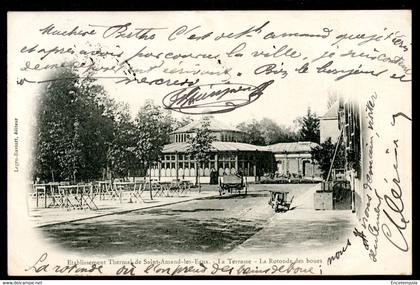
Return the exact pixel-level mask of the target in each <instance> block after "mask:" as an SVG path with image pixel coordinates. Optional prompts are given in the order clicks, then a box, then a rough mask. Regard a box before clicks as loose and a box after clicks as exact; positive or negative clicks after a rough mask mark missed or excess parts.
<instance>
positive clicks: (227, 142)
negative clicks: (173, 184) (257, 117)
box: [150, 118, 275, 183]
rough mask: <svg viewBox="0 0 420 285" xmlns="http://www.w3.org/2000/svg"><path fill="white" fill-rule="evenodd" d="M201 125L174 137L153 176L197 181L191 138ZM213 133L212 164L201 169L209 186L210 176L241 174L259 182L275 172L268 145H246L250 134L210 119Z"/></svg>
mask: <svg viewBox="0 0 420 285" xmlns="http://www.w3.org/2000/svg"><path fill="white" fill-rule="evenodd" d="M200 126H201V121H199V120H197V121H194V122H192V123H191V124H189V125H187V126H184V127H182V128H180V129H178V130H176V131H175V132H173V133H172V134H171V135H170V141H171V143H170V144H167V145H165V146H164V148H163V151H162V158H161V161H160V162H156V163H155V165H154V166H153V167H152V168H151V170H150V171H151V176H152V177H154V178H157V179H159V180H161V181H167V180H173V179H183V180H191V181H193V180H194V179H195V177H196V175H197V174H196V169H197V168H198V167H197V166H196V162H195V161H194V160H193V159H191V157H190V156H189V154H188V152H187V149H188V145H189V144H188V139H189V138H190V137H192V136H194V135H195V133H196V129H197V128H199V127H200ZM209 130H210V132H211V134H212V135H213V137H214V139H215V140H214V141H213V143H212V151H211V153H210V154H209V157H210V159H209V161H208V162H207V163H205V165H204V166H203V167H199V168H198V171H199V176H200V177H201V178H200V181H201V182H203V183H208V182H209V181H210V174H211V173H212V172H213V173H217V175H219V176H221V175H224V174H233V173H237V172H240V173H242V174H243V175H244V176H246V177H248V178H247V179H248V181H256V180H258V179H259V177H260V176H262V175H264V173H271V172H274V171H275V170H274V168H275V162H274V155H273V153H272V151H271V150H270V149H268V148H267V147H265V146H256V145H252V144H248V143H244V140H245V138H246V133H244V132H242V131H240V130H238V129H236V128H234V127H231V126H229V125H228V124H225V123H222V122H220V121H218V120H216V119H214V118H211V120H210V126H209Z"/></svg>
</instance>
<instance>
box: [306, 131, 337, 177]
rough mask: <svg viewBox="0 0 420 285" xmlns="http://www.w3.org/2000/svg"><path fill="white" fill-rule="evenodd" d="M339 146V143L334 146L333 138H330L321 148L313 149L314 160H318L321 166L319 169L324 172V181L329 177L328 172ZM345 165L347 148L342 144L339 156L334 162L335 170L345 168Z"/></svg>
mask: <svg viewBox="0 0 420 285" xmlns="http://www.w3.org/2000/svg"><path fill="white" fill-rule="evenodd" d="M336 146H337V143H335V144H333V143H332V142H331V138H328V140H326V141H325V142H324V143H322V144H321V145H319V146H316V147H314V148H312V151H311V154H312V158H313V159H314V160H316V161H317V162H318V164H319V167H320V169H321V172H322V177H323V178H324V179H326V178H327V176H328V171H329V170H330V166H331V163H332V159H333V156H334V151H335V148H336ZM344 165H345V148H344V146H343V144H340V146H339V148H338V150H337V154H336V157H335V160H334V165H333V168H336V169H337V168H344Z"/></svg>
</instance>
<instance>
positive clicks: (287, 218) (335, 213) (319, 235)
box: [228, 185, 357, 255]
mask: <svg viewBox="0 0 420 285" xmlns="http://www.w3.org/2000/svg"><path fill="white" fill-rule="evenodd" d="M317 189H319V185H316V186H314V187H312V188H310V189H308V190H307V191H305V192H304V193H303V194H302V195H298V196H297V197H296V199H295V200H294V201H293V203H292V208H291V210H290V211H287V212H285V213H277V214H275V215H273V216H272V217H271V218H269V219H268V220H267V223H266V224H264V227H263V228H262V229H261V230H260V231H259V232H257V233H256V234H255V235H253V236H252V237H250V238H249V239H247V240H246V241H245V242H243V243H242V244H240V245H238V246H237V247H236V248H235V249H234V250H232V251H231V252H229V253H228V254H232V253H233V254H237V255H249V254H252V253H253V252H255V253H261V252H267V253H269V254H270V255H273V254H286V253H294V254H295V253H298V252H300V251H302V252H306V253H307V252H311V251H313V250H315V249H316V251H322V250H325V251H327V250H328V249H330V248H334V247H335V246H336V245H341V244H344V243H345V242H346V239H347V238H348V233H349V232H351V231H352V229H353V227H354V225H355V224H356V222H357V218H356V215H355V214H354V213H352V211H351V210H325V211H323V210H315V209H314V206H313V205H314V200H313V197H314V193H315V191H316V190H317Z"/></svg>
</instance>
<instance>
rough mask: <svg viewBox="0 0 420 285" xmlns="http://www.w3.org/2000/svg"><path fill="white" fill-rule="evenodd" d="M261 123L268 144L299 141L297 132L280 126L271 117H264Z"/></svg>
mask: <svg viewBox="0 0 420 285" xmlns="http://www.w3.org/2000/svg"><path fill="white" fill-rule="evenodd" d="M260 125H261V129H262V132H263V137H264V142H265V144H266V145H270V144H275V143H279V142H292V141H297V137H296V134H295V133H294V132H293V131H291V130H290V128H286V127H284V126H280V125H278V124H277V123H276V122H274V121H273V120H271V119H268V118H263V119H262V120H261V122H260Z"/></svg>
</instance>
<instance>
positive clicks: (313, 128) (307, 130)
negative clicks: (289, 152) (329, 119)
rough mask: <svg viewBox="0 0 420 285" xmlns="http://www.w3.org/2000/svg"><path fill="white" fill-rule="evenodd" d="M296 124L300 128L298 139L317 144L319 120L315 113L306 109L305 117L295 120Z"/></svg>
mask: <svg viewBox="0 0 420 285" xmlns="http://www.w3.org/2000/svg"><path fill="white" fill-rule="evenodd" d="M297 122H298V124H299V126H300V130H299V139H300V140H301V141H311V142H315V143H319V140H320V132H319V118H318V116H317V115H316V114H315V113H312V112H311V109H310V108H308V112H307V114H306V115H305V116H303V117H301V118H298V119H297Z"/></svg>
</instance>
